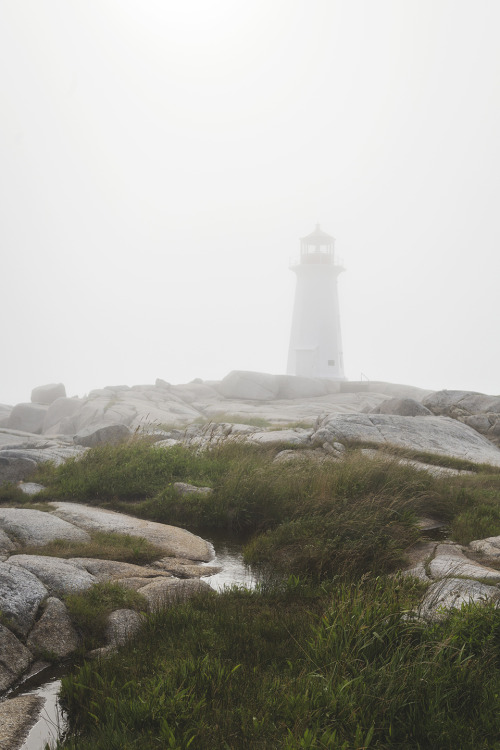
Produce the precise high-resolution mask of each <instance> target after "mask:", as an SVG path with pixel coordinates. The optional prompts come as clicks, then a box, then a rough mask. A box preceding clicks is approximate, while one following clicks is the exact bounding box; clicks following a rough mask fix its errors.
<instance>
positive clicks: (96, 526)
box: [0, 503, 220, 737]
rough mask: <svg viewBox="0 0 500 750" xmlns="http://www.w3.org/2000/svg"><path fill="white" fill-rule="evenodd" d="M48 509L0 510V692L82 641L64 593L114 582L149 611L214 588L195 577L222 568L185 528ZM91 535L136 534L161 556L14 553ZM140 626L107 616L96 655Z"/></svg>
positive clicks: (132, 615)
mask: <svg viewBox="0 0 500 750" xmlns="http://www.w3.org/2000/svg"><path fill="white" fill-rule="evenodd" d="M51 505H52V507H53V511H52V512H42V511H38V510H30V509H25V508H0V545H1V547H0V551H1V553H2V555H3V559H2V561H0V612H1V615H2V624H1V625H0V693H1V692H4V691H5V690H7V689H8V688H10V687H12V686H13V685H14V684H15V683H16V682H18V681H19V679H20V678H21V677H22V675H23V674H24V673H26V670H27V669H28V668H29V667H30V665H31V664H32V663H33V662H34V660H35V659H36V658H37V657H38V656H45V655H46V656H51V657H55V658H57V659H63V658H66V657H67V656H69V655H70V654H72V653H73V652H74V651H75V650H76V649H77V648H78V646H79V636H78V634H77V632H76V631H75V629H74V627H73V624H72V622H71V619H70V617H69V614H68V611H67V609H66V606H65V604H64V597H65V596H66V595H68V594H73V593H79V592H83V591H86V590H87V589H89V588H90V587H92V586H93V585H94V584H97V583H103V582H113V583H117V584H119V585H121V586H123V587H125V588H133V589H135V590H136V591H138V592H139V593H141V594H142V595H143V596H144V600H145V602H146V606H147V608H148V609H149V610H150V611H153V610H155V609H157V608H159V607H165V606H171V605H172V604H174V603H175V602H177V601H181V600H182V599H185V598H187V597H190V596H193V595H195V594H198V593H200V592H206V591H208V590H211V589H210V587H209V586H208V585H207V584H206V583H205V582H203V581H200V578H201V577H203V576H209V575H213V574H214V573H217V572H219V570H220V569H219V568H217V567H215V566H202V565H200V564H199V563H200V561H209V560H211V559H212V558H213V556H214V552H213V548H212V546H211V545H210V544H209V543H208V542H206V541H205V540H203V539H201V538H200V537H197V536H195V535H194V534H191V533H190V532H188V531H184V530H183V529H179V528H177V527H172V526H167V525H165V524H160V523H153V522H150V521H143V520H141V519H135V518H132V517H131V516H125V515H124V514H121V513H113V512H111V511H104V510H100V509H98V508H87V507H86V506H82V505H77V504H71V503H52V504H51ZM60 516H64V517H65V518H61V517H60ZM93 530H106V531H113V532H117V531H118V532H122V533H128V534H129V535H132V536H134V535H135V536H140V537H142V538H145V539H148V540H149V541H151V542H153V543H154V544H155V545H156V546H158V547H160V548H163V549H164V550H165V554H166V557H165V558H164V559H162V560H159V561H158V562H157V563H156V564H155V565H151V566H142V565H132V564H130V563H124V562H119V561H115V560H100V559H93V558H81V557H80V558H77V557H75V558H70V559H62V558H58V557H51V556H48V555H40V554H29V555H27V554H16V548H18V547H19V545H20V544H21V543H22V544H29V545H32V546H35V547H38V548H43V546H44V545H45V544H47V543H48V542H50V541H53V540H54V539H58V538H59V539H61V538H63V539H66V540H70V541H77V542H85V541H88V540H90V534H89V532H90V531H93ZM141 622H142V618H141V616H140V615H139V614H138V613H137V612H135V611H132V610H124V609H121V610H118V611H115V612H114V613H112V615H111V616H110V618H109V622H108V629H107V633H108V644H107V646H106V647H104V648H103V649H101V650H99V652H100V653H101V652H102V654H104V653H107V652H108V651H109V650H110V649H113V648H116V646H117V645H119V644H121V643H123V642H124V640H125V639H126V638H127V637H130V636H131V635H132V634H134V633H135V632H136V631H137V628H138V627H139V626H140V624H141ZM0 706H3V704H0ZM0 715H1V708H0ZM0 737H1V730H0Z"/></svg>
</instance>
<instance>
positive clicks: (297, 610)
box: [59, 578, 500, 750]
mask: <svg viewBox="0 0 500 750" xmlns="http://www.w3.org/2000/svg"><path fill="white" fill-rule="evenodd" d="M421 593H422V585H421V584H419V583H417V582H415V581H412V580H410V579H402V580H398V579H387V578H384V579H378V580H373V579H371V580H364V581H362V582H359V583H357V584H351V585H347V584H342V583H340V582H337V581H334V582H332V583H330V584H323V585H322V586H320V587H318V586H316V587H311V586H309V585H304V584H301V583H300V581H299V580H298V579H291V580H290V582H289V584H288V585H287V586H285V587H284V586H281V587H279V588H277V589H267V590H263V591H256V592H245V591H231V592H227V593H225V594H223V595H221V596H219V597H217V598H216V597H205V598H199V599H195V600H192V601H190V602H187V603H185V604H183V605H180V606H178V607H176V608H173V609H170V610H167V611H164V612H162V613H159V614H157V615H155V616H154V617H151V618H149V620H148V622H147V623H146V625H145V627H144V629H143V631H142V632H141V633H140V635H139V637H138V638H136V639H135V640H134V641H133V642H131V643H130V644H128V645H127V646H125V647H124V648H123V649H121V650H120V652H119V653H118V654H116V655H115V656H113V657H111V659H109V660H106V661H104V662H101V663H87V664H85V665H84V666H83V667H82V668H81V669H80V670H79V671H78V672H76V673H75V674H74V675H73V676H70V677H67V678H65V679H64V680H63V687H62V698H63V702H64V705H65V706H66V707H67V708H68V709H69V712H70V714H69V715H70V720H71V729H72V734H70V736H69V738H68V739H67V740H66V741H65V742H63V743H60V744H59V748H60V749H62V748H65V749H66V750H70V749H71V750H76V748H78V750H87V749H90V748H92V750H118V749H120V750H124V749H126V750H129V749H132V748H134V749H137V750H139V748H140V750H150V749H151V750H152V749H153V748H155V749H156V748H179V749H181V748H187V747H190V748H191V750H206V748H231V749H232V750H239V749H241V750H247V748H259V749H262V750H264V749H269V750H274V749H275V748H285V749H287V750H292V749H296V748H297V749H298V748H318V749H319V748H332V749H333V750H336V749H338V750H341V749H342V750H350V749H354V748H356V749H357V750H361V749H362V748H368V747H369V748H377V749H379V750H381V749H382V748H397V749H398V750H415V749H416V748H421V749H422V750H423V749H424V748H426V749H429V750H430V748H440V750H446V749H448V748H449V749H450V750H451V749H452V748H453V749H455V748H458V747H459V748H461V750H486V748H488V749H489V750H491V749H494V748H499V747H500V744H499V741H498V738H499V736H500V713H499V712H498V711H497V710H496V709H497V703H498V695H499V694H500V672H499V669H498V668H499V666H500V613H499V612H498V611H496V610H494V609H492V608H491V607H483V608H470V607H469V608H464V610H463V611H462V612H460V613H458V614H457V615H455V616H453V617H451V618H450V619H449V620H447V621H446V622H444V623H441V624H440V625H438V626H434V627H432V628H428V627H426V626H424V625H423V624H422V623H419V622H418V621H415V620H411V619H408V618H407V617H406V613H407V611H408V609H409V608H411V607H412V606H414V605H415V603H416V602H417V601H418V600H419V598H420V596H421Z"/></svg>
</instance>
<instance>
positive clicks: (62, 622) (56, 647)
mask: <svg viewBox="0 0 500 750" xmlns="http://www.w3.org/2000/svg"><path fill="white" fill-rule="evenodd" d="M79 642H80V640H79V638H78V635H77V632H76V630H75V628H74V627H73V624H72V622H71V618H70V616H69V613H68V610H67V609H66V605H65V604H64V603H63V602H62V601H61V600H60V599H56V598H55V597H52V596H51V597H49V598H48V599H47V600H46V602H45V609H44V611H43V614H42V616H41V617H40V619H39V620H38V621H37V622H36V623H35V625H34V627H33V629H32V630H31V632H30V634H29V636H28V640H27V641H26V645H27V646H28V648H29V649H30V650H31V651H33V652H37V651H38V652H39V651H48V652H50V653H52V654H54V655H55V656H56V657H57V658H58V659H64V658H65V657H66V656H69V655H70V654H72V653H73V652H74V651H76V649H77V648H78V645H79Z"/></svg>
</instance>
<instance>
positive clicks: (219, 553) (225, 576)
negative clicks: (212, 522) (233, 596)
mask: <svg viewBox="0 0 500 750" xmlns="http://www.w3.org/2000/svg"><path fill="white" fill-rule="evenodd" d="M207 541H209V542H211V544H213V546H214V549H215V553H216V554H215V560H211V561H210V562H209V563H207V564H208V565H218V566H219V567H221V568H222V570H221V572H220V573H217V574H216V575H214V576H208V577H207V578H203V579H202V580H204V581H206V582H207V583H208V584H209V585H210V586H211V587H212V588H213V589H215V591H222V590H223V589H224V588H227V587H231V586H244V587H245V588H248V589H253V588H255V585H256V583H257V580H258V578H257V576H256V574H255V573H253V572H252V570H251V568H250V567H249V566H247V565H245V563H244V562H243V557H242V554H241V548H242V546H243V541H242V540H241V539H240V538H237V537H234V538H233V539H228V538H227V537H225V538H224V539H221V540H218V539H216V538H215V539H214V538H211V539H207Z"/></svg>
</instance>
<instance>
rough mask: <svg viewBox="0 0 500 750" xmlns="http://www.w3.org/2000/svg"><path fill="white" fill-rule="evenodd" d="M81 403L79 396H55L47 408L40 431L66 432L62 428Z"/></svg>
mask: <svg viewBox="0 0 500 750" xmlns="http://www.w3.org/2000/svg"><path fill="white" fill-rule="evenodd" d="M82 404H83V399H80V398H65V397H64V396H63V397H61V398H57V399H56V400H55V401H53V402H52V403H51V404H50V406H49V408H48V409H47V413H46V414H45V419H44V420H43V425H42V432H43V433H44V434H46V433H48V432H52V433H54V434H57V433H59V432H61V433H63V434H66V433H65V432H64V428H65V425H67V424H68V419H69V418H70V417H72V416H73V414H75V413H76V412H77V411H78V409H79V408H80V407H81V405H82ZM70 434H71V433H70Z"/></svg>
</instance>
